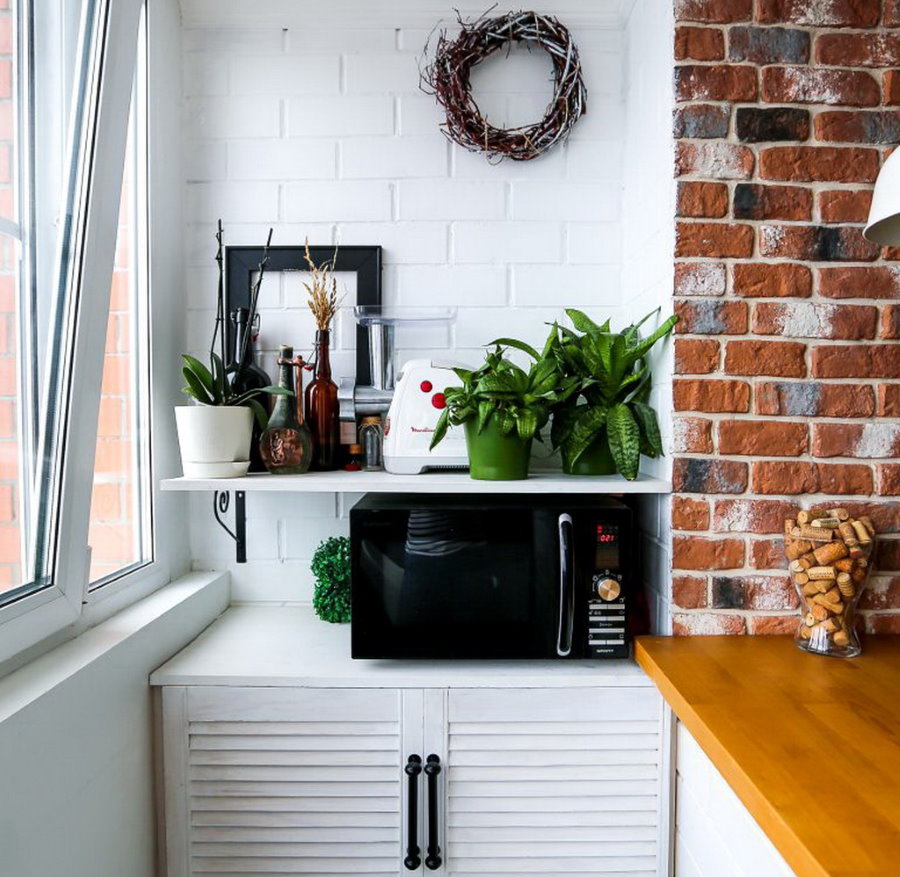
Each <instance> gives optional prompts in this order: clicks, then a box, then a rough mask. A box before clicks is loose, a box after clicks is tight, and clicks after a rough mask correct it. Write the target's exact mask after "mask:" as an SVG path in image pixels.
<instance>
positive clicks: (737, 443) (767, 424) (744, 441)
mask: <svg viewBox="0 0 900 877" xmlns="http://www.w3.org/2000/svg"><path fill="white" fill-rule="evenodd" d="M808 447H809V438H808V435H807V427H806V424H805V423H792V422H791V421H787V420H770V421H760V420H723V421H722V422H721V423H720V424H719V453H720V454H731V455H733V456H738V457H797V456H799V455H800V454H805V453H806V450H807V448H808Z"/></svg>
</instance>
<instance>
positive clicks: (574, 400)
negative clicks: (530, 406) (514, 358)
mask: <svg viewBox="0 0 900 877" xmlns="http://www.w3.org/2000/svg"><path fill="white" fill-rule="evenodd" d="M656 313H658V311H651V313H649V314H647V316H646V317H644V318H643V319H642V320H640V321H639V322H637V323H635V324H633V325H631V326H628V327H627V328H626V329H625V330H624V331H622V332H613V331H611V330H610V321H609V320H607V321H606V322H605V323H603V324H602V325H598V324H597V323H595V322H594V321H593V320H591V319H590V318H589V317H588V316H587V315H585V314H583V313H582V312H581V311H578V310H575V309H574V308H568V309H567V310H566V314H567V315H568V317H569V319H570V320H571V321H572V325H573V326H574V330H573V329H569V328H567V327H565V326H560V325H558V324H554V325H553V328H552V330H551V333H550V337H549V339H548V342H547V347H548V349H549V352H550V354H551V355H553V356H554V357H555V358H556V359H557V362H558V364H559V368H560V371H561V373H562V374H563V375H564V376H565V377H566V378H567V379H571V380H575V382H576V385H577V386H576V389H575V390H574V391H573V392H571V393H570V394H569V395H568V396H567V398H566V399H565V400H563V402H562V404H557V405H555V406H554V410H553V424H552V426H551V429H550V442H551V444H552V446H553V448H554V449H557V448H558V449H559V450H560V451H561V453H562V456H563V462H564V464H565V466H566V468H567V469H571V467H572V466H573V465H574V464H575V462H576V461H577V460H578V458H579V457H580V456H581V455H582V454H583V453H584V452H585V451H586V450H587V449H588V448H589V447H590V446H591V445H592V444H593V443H594V442H595V441H597V440H598V439H601V438H602V437H603V435H604V433H605V435H606V437H607V438H608V441H609V448H610V452H611V454H612V458H613V461H614V462H615V464H616V468H617V469H618V471H619V472H620V473H621V474H622V475H623V476H625V478H627V479H628V480H629V481H633V480H634V479H635V478H637V475H638V469H639V466H640V459H641V454H644V455H646V456H648V457H652V458H655V457H659V456H662V453H663V447H662V439H661V437H660V432H659V423H658V422H657V419H656V412H655V411H654V410H653V408H652V407H651V406H650V405H648V404H647V400H648V399H649V398H650V390H651V386H652V385H651V379H652V376H651V374H650V367H649V364H648V363H647V360H646V355H647V353H649V351H650V349H651V348H652V347H653V345H654V344H656V343H657V341H659V340H660V339H662V338H665V337H666V336H667V335H669V333H670V332H671V331H672V329H673V328H674V327H675V324H676V323H677V322H678V317H677V316H672V317H669V318H668V319H667V320H665V322H663V323H662V325H661V326H659V328H658V329H656V330H655V331H654V332H653V333H652V334H651V335H649V336H648V337H647V338H641V334H640V328H641V326H642V325H643V324H644V323H646V322H647V320H648V319H650V317H652V316H653V315H654V314H656Z"/></svg>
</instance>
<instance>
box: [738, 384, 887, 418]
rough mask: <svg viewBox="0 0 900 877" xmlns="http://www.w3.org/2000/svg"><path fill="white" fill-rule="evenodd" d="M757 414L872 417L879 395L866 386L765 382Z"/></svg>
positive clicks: (760, 386) (759, 391)
mask: <svg viewBox="0 0 900 877" xmlns="http://www.w3.org/2000/svg"><path fill="white" fill-rule="evenodd" d="M756 412H757V414H766V415H773V414H774V415H782V416H784V417H871V416H872V415H873V414H874V413H875V394H874V393H873V391H872V388H871V387H870V386H868V385H866V384H822V383H818V382H815V381H797V382H794V381H791V382H772V383H764V384H758V385H757V388H756Z"/></svg>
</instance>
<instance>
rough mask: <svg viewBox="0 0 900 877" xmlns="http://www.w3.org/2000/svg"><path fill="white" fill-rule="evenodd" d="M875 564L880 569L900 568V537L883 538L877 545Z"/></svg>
mask: <svg viewBox="0 0 900 877" xmlns="http://www.w3.org/2000/svg"><path fill="white" fill-rule="evenodd" d="M875 566H876V567H877V568H878V569H879V570H895V569H900V539H890V540H888V539H882V540H880V541H879V542H878V544H877V545H876V547H875Z"/></svg>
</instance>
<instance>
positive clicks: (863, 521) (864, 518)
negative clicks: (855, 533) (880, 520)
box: [859, 515, 875, 536]
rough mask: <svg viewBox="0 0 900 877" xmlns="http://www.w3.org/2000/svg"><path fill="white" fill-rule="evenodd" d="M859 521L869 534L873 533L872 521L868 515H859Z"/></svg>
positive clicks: (872, 534)
mask: <svg viewBox="0 0 900 877" xmlns="http://www.w3.org/2000/svg"><path fill="white" fill-rule="evenodd" d="M859 522H860V523H861V524H862V525H863V526H864V527H865V528H866V529H867V530H868V531H869V535H870V536H874V535H875V525H874V524H873V523H872V519H871V518H870V517H869V516H868V515H860V516H859Z"/></svg>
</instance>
